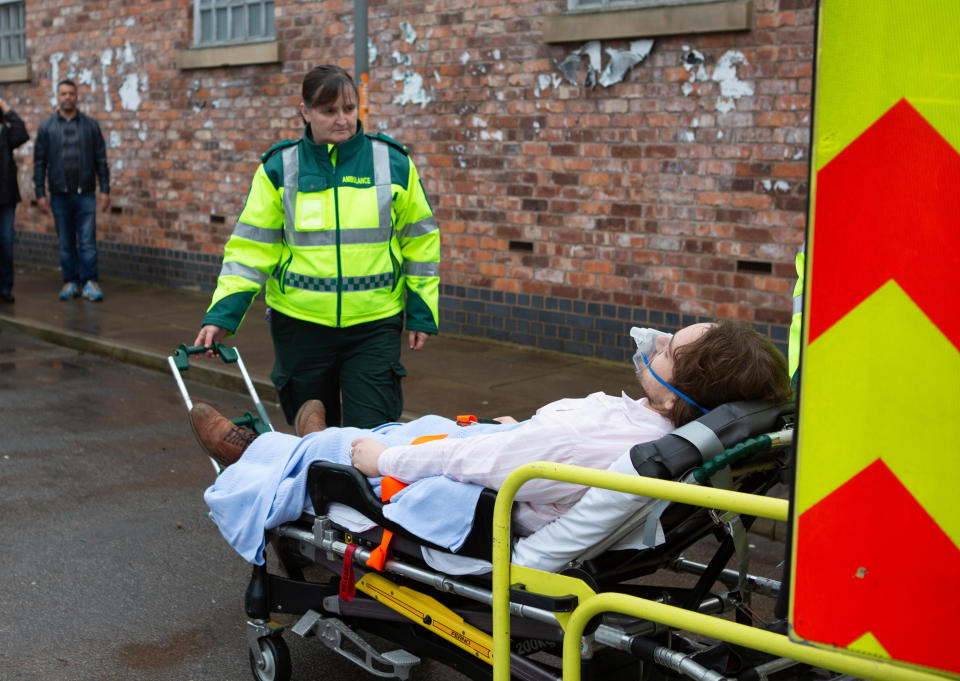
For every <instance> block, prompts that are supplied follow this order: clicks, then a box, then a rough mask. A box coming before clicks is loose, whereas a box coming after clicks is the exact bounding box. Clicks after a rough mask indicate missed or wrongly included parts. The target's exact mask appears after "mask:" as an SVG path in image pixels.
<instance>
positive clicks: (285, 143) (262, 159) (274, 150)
mask: <svg viewBox="0 0 960 681" xmlns="http://www.w3.org/2000/svg"><path fill="white" fill-rule="evenodd" d="M299 141H300V140H298V139H297V140H283V141H282V142H277V143H276V144H274V145H273V146H272V147H270V148H269V149H267V151H266V152H265V153H264V154H263V155H262V156H260V162H261V163H266V162H267V159H268V158H270V157H271V156H273V155H274V154H275V153H277V152H278V151H280V150H281V149H284V148H286V147H289V146H292V145H294V144H297V143H298V142H299Z"/></svg>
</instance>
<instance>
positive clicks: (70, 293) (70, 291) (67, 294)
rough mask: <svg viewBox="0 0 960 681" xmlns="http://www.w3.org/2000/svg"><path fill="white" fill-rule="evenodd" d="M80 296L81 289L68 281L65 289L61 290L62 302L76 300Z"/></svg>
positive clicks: (64, 286)
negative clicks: (70, 299)
mask: <svg viewBox="0 0 960 681" xmlns="http://www.w3.org/2000/svg"><path fill="white" fill-rule="evenodd" d="M79 295H80V287H79V286H77V285H76V284H75V283H73V282H72V281H68V282H67V283H66V284H64V285H63V288H62V289H60V300H67V299H68V298H76V297H77V296H79Z"/></svg>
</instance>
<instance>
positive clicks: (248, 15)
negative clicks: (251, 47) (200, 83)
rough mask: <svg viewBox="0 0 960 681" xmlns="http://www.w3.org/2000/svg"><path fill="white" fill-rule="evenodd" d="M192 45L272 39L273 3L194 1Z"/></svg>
mask: <svg viewBox="0 0 960 681" xmlns="http://www.w3.org/2000/svg"><path fill="white" fill-rule="evenodd" d="M193 25H194V44H196V45H198V46H203V47H207V46H212V45H230V44H234V43H252V42H258V41H261V40H272V39H273V0H194V24H193Z"/></svg>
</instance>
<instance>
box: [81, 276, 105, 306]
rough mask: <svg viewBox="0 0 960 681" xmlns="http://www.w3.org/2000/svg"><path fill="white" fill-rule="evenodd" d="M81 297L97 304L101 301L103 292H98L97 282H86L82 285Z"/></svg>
mask: <svg viewBox="0 0 960 681" xmlns="http://www.w3.org/2000/svg"><path fill="white" fill-rule="evenodd" d="M83 297H84V298H86V299H87V300H92V301H93V302H97V301H100V300H103V291H101V290H100V285H99V284H98V283H97V282H95V281H88V282H87V283H86V284H84V285H83Z"/></svg>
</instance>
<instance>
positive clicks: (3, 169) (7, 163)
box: [0, 110, 30, 204]
mask: <svg viewBox="0 0 960 681" xmlns="http://www.w3.org/2000/svg"><path fill="white" fill-rule="evenodd" d="M0 120H2V122H3V125H2V128H0V204H3V203H17V202H19V201H20V183H19V182H18V181H17V162H16V161H14V160H13V150H14V149H16V148H17V147H19V146H20V145H21V144H23V143H24V142H26V141H27V140H28V139H30V135H28V134H27V127H26V126H25V125H24V124H23V121H22V120H20V117H19V116H18V115H17V114H16V113H15V112H14V111H9V110H8V111H7V113H5V114H3V115H2V116H0Z"/></svg>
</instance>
